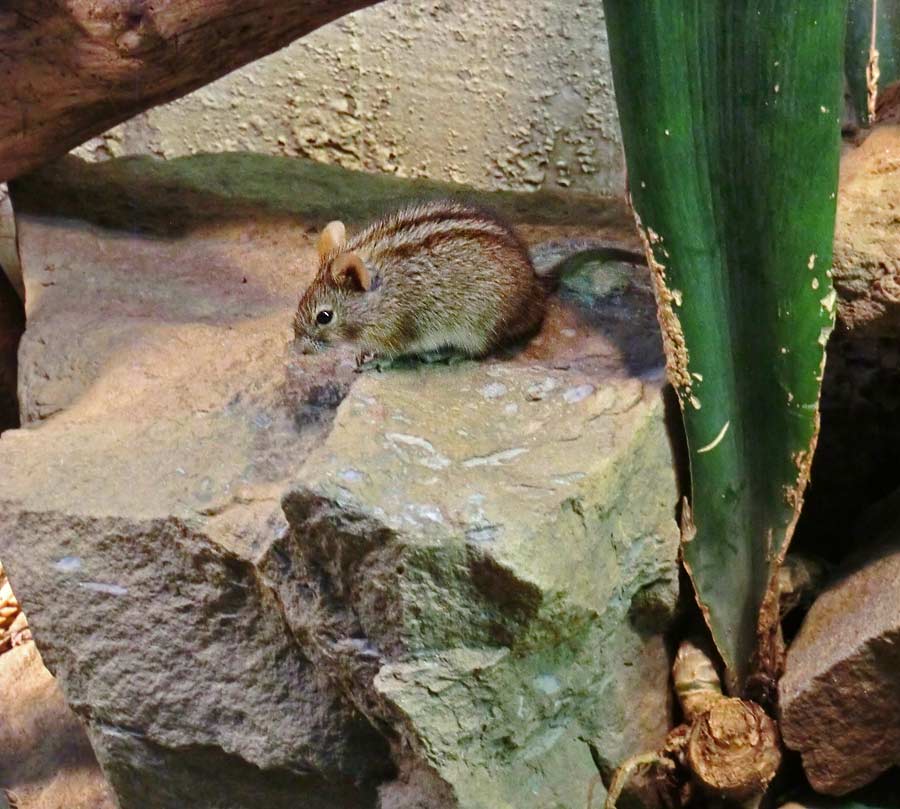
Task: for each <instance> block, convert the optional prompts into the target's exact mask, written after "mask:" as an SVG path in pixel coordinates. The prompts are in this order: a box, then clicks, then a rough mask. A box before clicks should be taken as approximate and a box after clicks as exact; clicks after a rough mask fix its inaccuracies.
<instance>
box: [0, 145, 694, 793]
mask: <svg viewBox="0 0 900 809" xmlns="http://www.w3.org/2000/svg"><path fill="white" fill-rule="evenodd" d="M318 171H319V170H318V169H314V168H312V167H310V166H309V165H308V164H306V163H304V162H303V161H287V160H278V159H275V158H264V159H261V158H259V157H258V156H246V157H245V158H242V157H241V156H235V155H228V156H221V159H216V158H213V157H208V156H207V157H203V158H189V159H185V160H179V161H173V162H172V163H162V162H155V161H148V160H139V161H135V160H124V161H113V162H111V163H106V164H102V165H95V166H86V165H83V164H80V163H77V162H73V161H66V162H64V163H63V164H61V165H59V166H57V167H55V168H53V169H48V170H45V171H44V172H42V173H41V174H40V175H37V176H34V177H31V178H29V179H28V180H25V181H20V182H17V184H16V185H15V187H14V189H13V194H14V203H15V205H16V209H17V214H18V217H19V225H18V226H19V240H20V245H21V255H22V266H23V273H24V278H25V283H26V286H27V290H28V295H27V301H28V315H29V320H28V329H27V331H26V334H25V337H24V338H23V344H22V349H21V363H22V368H21V380H22V384H21V387H20V398H21V401H22V413H23V419H24V421H25V422H26V423H25V426H24V428H23V429H21V430H15V431H10V432H8V433H6V434H4V436H3V438H2V439H0V464H2V466H3V468H4V470H10V472H9V474H8V475H5V476H4V478H3V480H2V481H0V558H2V559H3V561H4V564H5V565H6V568H7V572H8V573H9V576H10V579H11V581H12V584H13V587H14V588H15V590H16V593H17V595H18V597H19V599H20V601H21V602H22V604H23V606H24V608H25V610H26V611H27V613H28V616H29V623H30V625H31V627H32V630H33V632H34V636H35V638H36V641H37V643H38V644H39V646H40V648H41V651H42V654H43V655H44V658H45V660H46V661H47V664H48V666H49V668H50V669H51V670H52V671H53V672H54V673H55V674H56V676H57V677H58V679H59V681H60V684H61V686H62V688H63V691H64V693H65V694H66V697H67V699H68V701H69V703H70V705H71V706H72V707H73V709H74V710H75V711H76V713H77V714H79V715H80V716H82V717H83V718H84V719H85V721H86V723H87V728H88V733H89V736H90V739H91V742H92V744H93V746H94V749H95V751H96V752H97V756H98V758H99V760H100V762H101V764H102V766H103V768H104V771H105V772H106V773H107V775H108V777H109V779H110V783H111V784H112V786H113V788H114V789H115V791H116V793H117V797H118V800H119V804H120V807H121V809H132V807H141V809H145V808H146V807H150V809H153V808H154V807H166V808H167V809H168V807H181V806H183V805H190V806H192V807H197V808H198V809H205V807H216V808H217V809H218V808H219V807H229V809H230V807H235V809H237V807H249V806H254V807H255V806H257V805H260V804H262V805H266V806H269V807H276V809H277V807H282V806H283V807H288V806H290V807H296V806H297V805H299V804H302V805H303V806H304V807H319V806H321V807H323V809H324V807H328V809H334V808H335V807H348V809H349V808H350V807H353V809H356V807H374V806H376V805H378V806H380V807H382V809H411V807H420V809H445V807H452V806H459V807H465V809H470V808H471V809H502V807H506V806H517V807H518V806H528V805H531V806H547V807H551V806H560V807H563V806H565V807H568V806H574V805H582V804H583V803H584V800H585V796H586V794H587V789H588V784H589V782H590V780H591V779H592V778H593V776H594V775H595V774H596V764H595V761H596V762H600V764H601V765H602V766H603V767H604V768H605V769H607V770H609V769H610V768H611V767H613V766H615V765H616V764H617V763H618V762H619V761H620V760H621V759H622V758H624V757H625V756H626V755H630V754H632V753H635V752H639V751H643V750H646V749H653V748H655V747H657V746H658V745H659V744H660V743H661V741H662V739H663V737H664V735H665V732H666V729H667V726H668V720H669V696H668V693H669V690H668V655H667V652H666V648H665V644H664V640H663V635H664V632H665V631H666V629H667V628H668V627H669V625H670V623H671V620H672V614H673V611H674V609H675V603H676V598H677V582H678V568H677V563H676V556H677V544H678V531H677V527H676V525H675V523H674V518H673V514H674V506H675V504H676V502H677V499H678V493H677V489H676V482H675V475H674V471H673V468H672V460H671V452H670V448H669V444H668V439H667V434H666V430H665V425H664V408H663V403H662V398H661V389H662V386H663V375H662V359H661V353H660V346H659V336H658V331H657V328H656V325H655V313H654V307H653V304H652V296H651V293H650V287H649V279H648V277H647V276H646V274H645V273H644V272H643V271H635V272H634V273H623V272H622V271H621V269H618V268H603V267H599V268H596V271H597V272H598V273H599V274H600V275H601V276H602V275H603V274H604V273H607V272H609V273H611V275H610V278H611V281H610V282H608V283H603V284H599V285H598V287H597V289H598V290H600V291H597V292H595V293H594V294H591V293H590V290H587V289H586V285H585V284H584V283H583V281H584V279H583V278H582V279H581V281H579V283H578V284H577V285H576V287H577V288H576V289H573V291H572V293H571V294H564V295H563V296H562V297H561V298H560V300H559V301H558V302H557V303H556V304H555V305H554V307H553V310H552V312H551V315H550V317H549V318H548V322H547V324H546V327H545V328H544V330H543V331H542V333H541V334H540V335H538V336H537V337H536V338H535V339H534V340H533V341H532V342H531V343H530V344H529V345H528V346H527V347H526V348H524V349H523V350H519V351H512V350H511V351H509V352H507V353H506V354H504V355H502V356H497V357H494V358H492V359H490V360H486V361H484V362H453V363H449V364H433V365H425V364H416V363H406V364H403V363H398V364H396V365H395V366H393V367H390V368H386V369H385V370H384V371H383V372H381V373H378V372H374V371H373V372H370V373H363V374H355V373H354V372H353V362H352V358H351V357H350V356H348V355H345V354H341V353H335V354H326V355H322V356H319V357H302V356H296V355H294V354H292V353H291V352H290V350H289V347H288V340H289V336H290V334H289V332H290V321H291V316H292V311H293V307H294V306H295V305H296V300H297V297H298V295H299V291H300V289H301V288H302V286H303V284H304V283H305V282H306V281H307V280H308V279H309V278H310V276H311V272H312V269H313V261H314V250H313V248H312V246H311V244H310V238H309V232H310V231H311V230H313V228H312V225H315V224H321V223H322V222H323V221H325V220H327V219H328V218H332V217H334V216H337V215H343V216H344V217H345V218H347V219H349V220H351V221H353V220H354V219H355V218H356V217H355V216H354V215H353V214H354V213H355V212H356V213H359V215H363V214H365V213H366V212H365V211H364V210H363V208H364V207H373V208H374V207H377V206H378V205H379V204H380V205H384V204H386V201H387V200H388V199H391V200H396V199H397V198H398V197H403V196H406V197H409V196H411V195H416V196H422V195H423V192H424V193H425V194H426V195H427V194H431V195H433V194H434V193H436V190H442V191H444V192H446V189H437V188H436V186H434V185H428V186H426V187H425V188H424V189H422V188H420V187H418V186H417V185H415V184H409V183H407V184H403V183H401V182H400V181H397V180H392V181H390V182H389V181H386V180H385V179H384V178H371V179H367V178H365V176H359V175H354V174H352V173H350V172H343V173H339V174H336V173H335V171H336V170H334V169H331V168H324V167H323V168H322V169H321V173H317V172H318ZM289 192H290V193H289ZM332 197H333V198H335V199H336V200H337V202H335V201H334V200H333V199H331V198H332ZM379 200H380V202H379ZM492 201H494V202H496V203H499V205H498V207H501V208H504V209H505V210H506V211H507V212H508V213H512V215H513V216H514V217H515V218H516V219H517V220H518V221H520V222H525V223H528V226H527V227H526V228H525V231H524V232H525V235H526V237H528V238H544V237H545V236H547V237H550V236H559V235H560V234H562V235H567V234H569V233H575V232H577V231H578V227H577V226H575V225H573V224H571V223H572V222H579V221H586V222H587V224H586V225H584V224H583V225H582V226H581V231H580V233H581V235H595V234H596V233H597V232H598V231H600V232H601V233H603V232H605V233H607V234H609V235H612V236H615V237H616V239H617V240H619V241H627V240H628V238H630V234H629V231H627V230H622V229H621V227H619V226H618V225H617V224H616V223H617V222H621V221H622V220H621V217H620V216H619V214H618V213H616V210H617V209H615V208H614V209H612V210H610V209H609V208H608V207H607V208H606V209H603V208H602V206H601V207H597V203H591V204H590V205H587V206H586V207H584V208H579V206H578V205H577V204H575V203H573V202H572V201H571V200H562V199H560V200H556V201H554V199H551V198H548V197H547V196H546V195H544V196H543V197H541V198H537V199H534V198H528V197H527V195H522V197H513V196H510V195H498V196H497V197H495V198H492ZM344 204H346V211H349V214H350V215H348V213H347V212H346V211H342V210H341V206H343V205H344ZM529 204H531V205H534V206H536V210H535V209H532V208H530V207H528V206H529ZM291 206H293V207H291ZM591 206H594V207H591ZM536 390H537V391H539V392H540V395H539V396H535V391H536ZM597 797H598V800H602V790H597Z"/></svg>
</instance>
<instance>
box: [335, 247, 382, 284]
mask: <svg viewBox="0 0 900 809" xmlns="http://www.w3.org/2000/svg"><path fill="white" fill-rule="evenodd" d="M331 277H332V278H333V279H334V282H335V283H336V284H338V285H343V284H349V285H350V286H351V287H352V288H353V289H356V290H358V291H360V292H368V291H369V290H370V289H371V288H372V276H371V275H369V271H368V270H367V269H366V265H365V264H363V260H362V259H361V258H360V257H359V256H358V255H356V253H341V255H339V256H338V257H337V258H336V259H335V260H334V261H333V262H332V264H331Z"/></svg>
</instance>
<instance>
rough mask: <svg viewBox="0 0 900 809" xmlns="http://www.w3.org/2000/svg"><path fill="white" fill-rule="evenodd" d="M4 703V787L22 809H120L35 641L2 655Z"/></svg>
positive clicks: (0, 730) (0, 741)
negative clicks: (42, 660) (44, 663)
mask: <svg viewBox="0 0 900 809" xmlns="http://www.w3.org/2000/svg"><path fill="white" fill-rule="evenodd" d="M0 705H2V706H3V721H2V722H0V789H6V790H9V792H10V793H11V794H12V796H13V797H14V798H15V802H16V806H17V807H18V809H116V804H115V800H114V798H113V795H112V792H111V791H110V789H109V786H108V785H107V783H106V781H105V779H104V778H103V774H102V773H101V771H100V768H99V767H98V766H97V760H96V759H95V758H94V754H93V752H92V751H91V747H90V744H89V743H88V740H87V736H86V735H85V732H84V728H83V727H82V725H81V723H80V722H79V721H78V718H77V717H76V716H75V715H74V714H73V713H72V711H71V710H70V709H69V708H68V706H67V705H66V702H65V700H64V698H63V695H62V692H61V691H60V689H59V685H58V683H57V682H56V681H55V680H54V679H53V677H52V676H51V675H50V672H48V671H47V669H46V668H44V665H43V663H42V662H41V656H40V655H39V654H38V651H37V648H36V647H35V645H34V644H33V643H26V644H24V645H22V646H17V647H16V648H14V649H12V650H11V651H9V652H6V653H4V654H0ZM0 796H2V793H0ZM3 805H4V804H3V800H2V797H0V806H3Z"/></svg>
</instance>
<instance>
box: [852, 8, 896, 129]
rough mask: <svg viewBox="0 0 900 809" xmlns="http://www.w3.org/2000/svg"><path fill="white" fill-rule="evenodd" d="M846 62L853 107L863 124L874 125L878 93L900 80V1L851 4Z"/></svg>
mask: <svg viewBox="0 0 900 809" xmlns="http://www.w3.org/2000/svg"><path fill="white" fill-rule="evenodd" d="M873 10H874V12H875V13H874V15H873V13H872V12H873ZM873 16H874V18H875V26H874V29H873V26H872V17H873ZM873 37H874V45H875V51H877V53H873V51H872V45H873ZM845 59H846V65H847V85H848V86H849V89H850V98H851V101H852V102H853V107H854V109H855V110H856V114H857V116H858V117H859V120H860V121H862V122H863V123H864V124H871V123H872V120H871V119H872V117H873V115H872V113H873V112H874V109H875V104H876V97H877V93H879V92H880V91H881V90H883V89H884V88H885V87H887V86H888V85H890V84H892V83H894V82H896V81H897V80H898V79H900V0H850V5H849V8H848V12H847V41H846V55H845ZM870 62H871V65H870ZM872 68H874V70H875V72H874V73H873V74H871V75H870V73H869V71H870V70H871V69H872ZM870 80H871V88H870V86H869V85H870ZM870 89H871V90H872V91H874V93H872V94H871V95H870Z"/></svg>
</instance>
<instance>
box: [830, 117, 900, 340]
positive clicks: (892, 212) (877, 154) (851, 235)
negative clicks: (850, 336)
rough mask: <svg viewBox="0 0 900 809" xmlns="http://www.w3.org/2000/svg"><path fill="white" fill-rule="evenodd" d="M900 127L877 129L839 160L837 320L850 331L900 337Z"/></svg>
mask: <svg viewBox="0 0 900 809" xmlns="http://www.w3.org/2000/svg"><path fill="white" fill-rule="evenodd" d="M898 207H900V124H884V125H881V126H877V127H875V128H874V129H873V130H872V131H871V132H870V133H869V135H868V136H867V137H866V139H865V140H863V141H862V143H861V144H860V145H859V146H850V147H848V148H847V149H846V150H845V152H844V155H843V158H842V160H841V188H840V195H839V196H838V215H837V224H836V226H835V234H834V285H835V288H836V289H837V292H838V316H839V318H840V321H841V323H842V325H843V326H844V327H846V328H848V329H851V330H854V331H857V332H860V333H863V334H871V335H877V336H881V337H894V338H897V337H898V336H900V238H898V224H897V208H898Z"/></svg>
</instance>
